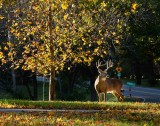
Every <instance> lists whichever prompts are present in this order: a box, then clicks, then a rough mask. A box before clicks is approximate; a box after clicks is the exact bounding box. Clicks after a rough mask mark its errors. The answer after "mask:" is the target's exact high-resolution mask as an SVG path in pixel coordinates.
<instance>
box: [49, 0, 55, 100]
mask: <svg viewBox="0 0 160 126" xmlns="http://www.w3.org/2000/svg"><path fill="white" fill-rule="evenodd" d="M48 20H49V25H48V29H49V41H50V54H51V56H50V58H51V62H54V43H53V31H52V23H53V15H52V0H49V16H48ZM54 78H55V67H54V66H53V64H51V69H50V83H49V101H51V100H54V99H55V96H54V95H55V81H54Z"/></svg>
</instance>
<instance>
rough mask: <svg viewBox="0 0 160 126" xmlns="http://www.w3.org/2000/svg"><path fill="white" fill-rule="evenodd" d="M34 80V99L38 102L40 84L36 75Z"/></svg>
mask: <svg viewBox="0 0 160 126" xmlns="http://www.w3.org/2000/svg"><path fill="white" fill-rule="evenodd" d="M32 79H33V99H34V100H37V99H38V83H37V78H36V74H35V73H34V74H33V75H32Z"/></svg>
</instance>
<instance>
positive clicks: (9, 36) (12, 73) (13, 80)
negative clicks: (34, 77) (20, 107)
mask: <svg viewBox="0 0 160 126" xmlns="http://www.w3.org/2000/svg"><path fill="white" fill-rule="evenodd" d="M8 19H10V15H8ZM8 41H9V42H12V35H11V32H10V30H9V28H8ZM11 75H12V82H13V93H14V94H15V93H16V76H15V71H14V68H11Z"/></svg>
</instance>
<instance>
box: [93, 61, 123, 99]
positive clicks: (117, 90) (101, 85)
mask: <svg viewBox="0 0 160 126" xmlns="http://www.w3.org/2000/svg"><path fill="white" fill-rule="evenodd" d="M102 66H106V67H107V68H106V69H105V70H102V69H100V67H102ZM112 66H113V62H112V61H111V60H109V61H107V62H106V63H105V64H103V65H101V62H100V61H98V62H97V63H96V67H97V69H98V72H99V75H98V77H97V79H96V81H95V85H94V86H95V89H96V92H97V94H98V99H99V102H100V101H102V94H103V93H104V101H106V96H107V93H112V94H113V95H114V96H115V97H116V98H117V99H118V101H123V95H122V93H121V88H122V85H123V83H122V81H121V80H120V79H116V78H109V77H108V74H107V71H108V69H109V68H111V67H112Z"/></svg>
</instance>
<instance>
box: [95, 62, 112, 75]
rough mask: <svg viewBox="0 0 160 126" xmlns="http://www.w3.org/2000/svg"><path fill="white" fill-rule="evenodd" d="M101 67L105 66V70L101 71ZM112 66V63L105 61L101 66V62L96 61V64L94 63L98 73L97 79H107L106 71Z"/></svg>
mask: <svg viewBox="0 0 160 126" xmlns="http://www.w3.org/2000/svg"><path fill="white" fill-rule="evenodd" d="M102 66H106V69H104V70H102V69H101V68H100V67H102ZM112 66H113V62H112V61H111V60H108V61H106V63H105V64H102V62H100V61H99V60H98V62H97V63H96V67H97V69H98V72H99V77H108V73H107V71H108V69H109V68H111V67H112Z"/></svg>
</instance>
